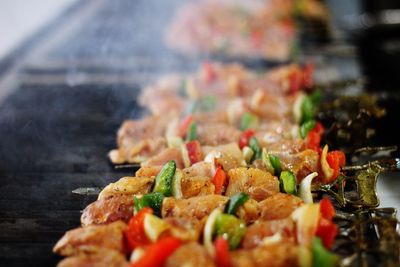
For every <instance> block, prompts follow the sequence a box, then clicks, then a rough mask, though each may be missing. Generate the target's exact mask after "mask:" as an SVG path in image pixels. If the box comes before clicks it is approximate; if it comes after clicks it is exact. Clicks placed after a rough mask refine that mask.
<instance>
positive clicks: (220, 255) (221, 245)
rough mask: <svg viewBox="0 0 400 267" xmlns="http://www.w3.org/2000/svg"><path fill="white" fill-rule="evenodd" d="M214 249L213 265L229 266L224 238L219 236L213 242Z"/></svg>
mask: <svg viewBox="0 0 400 267" xmlns="http://www.w3.org/2000/svg"><path fill="white" fill-rule="evenodd" d="M214 247H215V264H216V265H217V266H219V267H229V266H231V258H230V256H229V243H228V241H227V240H226V239H225V238H224V237H222V236H219V237H217V238H216V239H215V241H214Z"/></svg>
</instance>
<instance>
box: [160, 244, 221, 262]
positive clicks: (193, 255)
mask: <svg viewBox="0 0 400 267" xmlns="http://www.w3.org/2000/svg"><path fill="white" fill-rule="evenodd" d="M165 266H166V267H180V266H186V267H214V266H215V264H214V261H213V258H212V257H211V256H210V255H209V254H208V253H207V251H206V249H205V247H204V246H202V245H200V244H199V243H197V242H190V243H187V244H184V245H182V246H180V247H179V248H178V249H177V250H176V251H175V252H174V253H173V254H172V255H171V256H170V257H169V258H168V260H167V262H166V263H165Z"/></svg>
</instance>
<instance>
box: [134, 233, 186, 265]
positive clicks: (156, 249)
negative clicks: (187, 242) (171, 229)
mask: <svg viewBox="0 0 400 267" xmlns="http://www.w3.org/2000/svg"><path fill="white" fill-rule="evenodd" d="M180 245H181V241H180V240H179V239H177V238H175V237H165V238H162V239H160V240H158V241H157V243H154V244H151V245H149V246H148V247H147V248H146V251H145V253H144V255H143V256H142V257H140V258H139V259H138V261H136V262H134V263H132V264H131V265H129V266H130V267H159V266H160V267H161V266H163V264H164V262H165V261H166V260H167V259H168V257H169V256H170V255H172V253H174V251H175V250H176V249H177V248H179V246H180Z"/></svg>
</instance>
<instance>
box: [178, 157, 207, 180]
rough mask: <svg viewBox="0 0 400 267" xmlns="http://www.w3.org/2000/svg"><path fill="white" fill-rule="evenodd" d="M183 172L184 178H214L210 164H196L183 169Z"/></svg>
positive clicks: (202, 162)
mask: <svg viewBox="0 0 400 267" xmlns="http://www.w3.org/2000/svg"><path fill="white" fill-rule="evenodd" d="M183 172H184V174H185V177H196V176H202V177H210V178H212V177H213V176H214V170H213V166H212V164H211V163H209V162H204V161H201V162H197V163H195V164H193V165H192V166H190V167H189V168H185V169H183Z"/></svg>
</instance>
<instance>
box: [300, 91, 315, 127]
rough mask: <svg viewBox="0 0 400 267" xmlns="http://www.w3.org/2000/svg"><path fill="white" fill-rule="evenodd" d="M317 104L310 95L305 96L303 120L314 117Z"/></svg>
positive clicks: (302, 111) (302, 105) (302, 109)
mask: <svg viewBox="0 0 400 267" xmlns="http://www.w3.org/2000/svg"><path fill="white" fill-rule="evenodd" d="M314 113H315V105H314V103H313V100H312V99H311V97H310V96H305V97H304V99H303V102H302V103H301V122H302V123H304V122H306V121H309V120H312V119H313V118H314Z"/></svg>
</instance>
